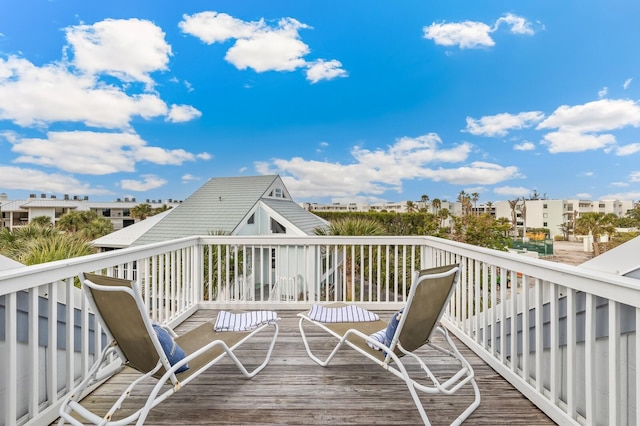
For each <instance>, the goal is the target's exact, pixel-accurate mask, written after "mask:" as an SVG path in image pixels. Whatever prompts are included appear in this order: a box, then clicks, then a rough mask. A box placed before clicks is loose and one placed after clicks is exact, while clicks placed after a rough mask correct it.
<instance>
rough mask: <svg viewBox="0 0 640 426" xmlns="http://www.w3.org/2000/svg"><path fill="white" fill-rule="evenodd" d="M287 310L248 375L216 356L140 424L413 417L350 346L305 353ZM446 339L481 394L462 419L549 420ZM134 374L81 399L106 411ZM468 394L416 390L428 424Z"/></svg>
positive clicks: (244, 355)
mask: <svg viewBox="0 0 640 426" xmlns="http://www.w3.org/2000/svg"><path fill="white" fill-rule="evenodd" d="M216 313H217V312H216V311H208V310H200V311H199V312H197V313H196V314H194V315H193V316H192V317H191V318H189V319H188V320H187V321H185V322H184V323H183V324H181V325H180V326H179V327H178V328H177V329H176V332H177V333H178V334H181V333H183V332H185V331H186V330H188V329H190V328H193V327H195V326H197V325H199V324H201V323H202V322H204V321H209V320H212V319H214V318H215V316H216ZM295 314H296V312H295V311H282V312H279V315H280V316H281V318H282V320H281V321H280V334H279V336H278V341H277V342H276V347H275V349H274V352H273V355H272V358H271V362H270V364H269V365H268V366H267V368H266V369H265V370H264V371H263V372H261V373H260V374H258V375H257V376H256V377H254V378H253V379H250V380H248V379H245V378H244V377H243V376H242V375H241V374H240V372H239V371H238V370H237V369H236V367H235V365H233V364H232V363H231V361H229V360H224V361H222V362H221V363H220V364H218V365H215V366H214V367H213V368H211V369H210V370H209V371H207V372H206V373H203V374H202V375H200V376H199V378H198V379H196V380H195V381H194V382H192V383H190V384H189V385H187V386H186V387H185V388H183V389H181V390H180V392H178V393H177V394H175V395H173V396H172V397H170V398H169V399H168V400H167V401H165V402H164V403H162V404H161V405H159V406H158V407H156V408H154V409H153V410H152V411H151V413H150V415H149V417H148V418H147V421H146V422H145V424H147V425H176V424H180V425H214V424H224V425H230V424H234V425H249V424H256V425H258V424H259V425H269V424H272V425H283V424H290V425H295V424H299V425H324V424H332V425H338V424H384V425H392V424H405V425H409V424H421V419H420V415H419V414H418V411H417V410H416V408H415V405H414V404H413V401H412V399H411V397H410V395H409V392H408V390H407V388H406V385H405V384H404V382H402V381H401V380H400V379H398V378H396V377H395V376H393V375H392V374H390V373H388V372H386V371H384V370H383V369H381V368H380V367H378V366H376V365H374V364H372V363H370V362H369V361H367V360H365V358H364V357H362V356H359V355H358V354H356V353H355V352H354V351H352V350H343V351H342V353H341V354H339V356H338V357H337V358H336V359H335V360H334V364H333V365H332V366H331V367H328V368H323V367H320V366H319V365H317V364H315V363H314V362H313V361H311V359H309V357H308V356H307V354H306V352H305V350H304V345H303V344H302V339H301V337H300V333H299V331H298V321H297V317H296V316H295ZM390 314H391V313H390V312H385V313H381V317H382V318H383V319H385V320H386V319H387V318H388V317H389V316H390ZM454 340H455V341H456V345H457V346H458V348H459V349H460V351H461V353H463V355H464V356H465V357H466V358H467V359H468V360H469V362H470V363H471V364H472V366H473V368H474V370H475V373H476V380H477V382H478V385H479V387H480V392H481V397H482V401H481V404H480V407H479V408H478V409H477V410H476V411H475V412H474V413H473V414H472V415H471V417H470V418H469V419H468V420H467V422H466V423H465V424H468V425H506V424H509V425H514V424H520V425H552V424H554V423H553V421H551V420H550V419H549V418H548V417H547V416H546V415H545V414H544V413H542V412H541V411H540V410H539V409H538V408H537V407H536V406H535V405H533V403H531V402H530V401H529V400H528V399H527V398H525V397H524V396H523V395H522V394H521V393H520V392H518V391H517V390H516V389H515V388H513V387H512V386H511V385H510V384H509V383H508V382H507V381H506V380H504V379H503V378H502V377H501V376H500V375H498V374H497V373H496V372H495V371H493V370H492V369H491V367H489V366H488V365H486V364H485V363H484V362H483V361H482V360H481V359H480V358H478V357H477V356H476V355H475V354H474V353H473V352H472V351H470V350H469V349H467V348H466V346H464V345H463V344H462V343H460V342H459V341H458V340H457V339H455V338H454ZM265 341H266V339H265V340H260V339H256V340H255V341H254V342H252V344H251V346H247V347H246V348H244V349H243V350H242V351H238V352H237V354H238V355H239V356H240V358H241V359H243V360H250V359H251V357H254V355H257V356H258V357H260V356H262V355H263V353H262V352H256V348H260V349H261V348H262V347H264V346H265V345H266V343H264V342H265ZM327 343H329V340H328V339H327ZM260 344H262V345H260ZM331 345H332V343H330V344H328V345H326V346H327V348H329V347H330V346H331ZM440 359H442V358H440ZM431 366H432V368H433V370H434V371H436V372H442V373H444V374H446V372H447V371H448V370H449V367H448V366H447V364H446V363H439V364H438V361H435V365H434V364H431ZM134 374H137V373H135V372H133V371H132V370H130V369H125V370H123V372H121V373H120V374H118V375H117V376H115V377H113V378H112V379H111V380H109V381H108V382H107V383H105V384H104V385H102V386H101V387H100V388H98V389H97V390H96V391H94V392H93V393H92V394H91V395H89V396H88V397H87V399H86V400H85V403H86V402H87V401H90V403H91V404H92V405H93V407H94V408H96V407H100V406H103V407H104V411H105V412H106V410H107V408H108V407H109V406H110V404H111V403H112V402H113V401H114V398H115V395H117V394H119V393H120V392H121V391H122V389H124V387H125V385H126V384H128V383H130V381H131V377H132V375H134ZM472 399H473V396H472V390H471V388H470V387H469V386H466V387H464V388H463V389H461V390H460V391H459V392H458V394H457V395H456V396H454V397H444V396H429V397H423V401H424V403H425V407H426V410H427V414H428V415H429V418H430V420H431V422H432V424H434V425H444V424H450V423H451V422H452V421H453V420H455V418H456V416H457V415H458V414H459V413H460V412H461V410H462V409H464V408H463V407H464V406H465V403H466V404H468V403H469V402H470V401H471V400H472ZM141 400H142V398H139V397H136V395H132V396H131V397H130V398H129V399H128V402H127V403H126V404H125V405H124V407H125V411H126V407H128V406H134V405H135V406H138V404H140V403H141V402H142V401H141ZM458 402H460V404H458ZM124 414H126V413H124Z"/></svg>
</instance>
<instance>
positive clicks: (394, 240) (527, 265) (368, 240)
mask: <svg viewBox="0 0 640 426" xmlns="http://www.w3.org/2000/svg"><path fill="white" fill-rule="evenodd" d="M200 244H230V245H275V246H277V245H308V246H313V245H346V246H349V245H419V246H427V247H431V248H434V249H439V250H443V251H446V252H450V253H454V254H456V255H458V256H462V257H466V258H469V259H473V260H475V261H480V262H485V263H486V264H488V265H493V266H495V267H498V268H505V269H508V270H512V271H517V272H519V273H521V274H524V275H527V276H530V277H534V278H537V279H542V280H545V281H550V282H553V283H556V284H560V285H562V286H566V287H568V288H572V289H575V290H576V291H584V292H588V293H591V294H594V295H596V296H601V297H604V298H608V299H610V300H614V301H618V302H621V303H625V304H628V305H631V306H635V307H640V297H638V295H639V293H640V281H639V280H637V279H635V278H628V277H623V276H619V275H615V274H608V273H604V272H599V271H594V270H590V269H587V268H584V267H580V266H572V265H565V264H561V263H556V262H549V261H547V260H544V259H535V258H531V257H527V256H522V255H518V254H515V253H508V252H502V251H497V250H491V249H487V248H484V247H477V246H473V245H469V244H464V243H459V242H456V241H451V240H446V239H443V238H437V237H427V236H407V237H405V236H376V237H368V236H359V237H351V236H284V235H283V236H280V235H278V236H272V235H268V236H217V235H216V236H213V235H212V236H193V237H185V238H181V239H177V240H172V241H166V242H159V243H154V244H148V245H144V246H136V247H130V248H125V249H120V250H114V251H110V252H105V253H98V254H93V255H89V256H82V257H77V258H72V259H66V260H60V261H55V262H50V263H45V264H40V265H33V266H29V267H21V268H15V269H9V270H6V271H0V296H2V295H5V294H9V293H12V292H15V291H20V290H26V289H29V288H32V287H35V286H38V285H42V284H45V283H49V282H52V281H57V280H60V279H65V278H67V277H70V276H75V275H77V274H78V273H80V272H84V271H91V270H98V269H101V268H107V267H111V266H114V265H117V264H122V263H127V262H133V261H136V260H139V259H143V258H145V257H149V256H153V255H157V254H162V253H166V252H170V251H173V250H179V249H182V248H186V247H191V246H194V245H200Z"/></svg>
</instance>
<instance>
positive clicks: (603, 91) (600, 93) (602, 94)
mask: <svg viewBox="0 0 640 426" xmlns="http://www.w3.org/2000/svg"><path fill="white" fill-rule="evenodd" d="M607 93H609V88H608V87H607V86H605V87H603V88H602V89H600V90H599V91H598V97H599V98H605V97H606V96H607Z"/></svg>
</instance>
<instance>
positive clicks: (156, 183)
mask: <svg viewBox="0 0 640 426" xmlns="http://www.w3.org/2000/svg"><path fill="white" fill-rule="evenodd" d="M141 178H142V180H133V179H122V180H121V181H120V187H121V188H122V189H123V190H125V191H149V190H151V189H156V188H160V187H162V186H164V185H166V183H167V181H166V180H165V179H162V178H160V177H158V176H156V175H142V176H141Z"/></svg>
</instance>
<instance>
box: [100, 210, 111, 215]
mask: <svg viewBox="0 0 640 426" xmlns="http://www.w3.org/2000/svg"><path fill="white" fill-rule="evenodd" d="M102 216H104V217H111V209H102Z"/></svg>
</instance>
